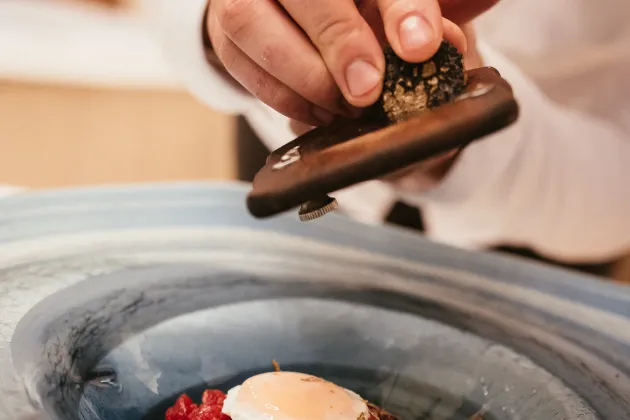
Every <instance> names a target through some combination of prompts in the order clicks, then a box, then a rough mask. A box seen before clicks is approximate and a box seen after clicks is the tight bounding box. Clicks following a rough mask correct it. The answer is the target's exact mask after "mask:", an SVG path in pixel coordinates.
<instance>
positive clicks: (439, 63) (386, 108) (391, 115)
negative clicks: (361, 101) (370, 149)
mask: <svg viewBox="0 0 630 420" xmlns="http://www.w3.org/2000/svg"><path fill="white" fill-rule="evenodd" d="M385 61H386V70H385V79H384V82H383V93H382V94H381V98H380V100H379V101H378V102H377V103H376V104H375V107H376V108H377V109H376V111H377V112H378V113H379V114H380V117H383V118H387V119H388V120H389V121H390V122H400V121H404V120H406V119H408V118H411V117H414V116H416V115H418V114H419V113H421V112H424V111H426V110H427V109H431V108H434V107H437V106H439V105H442V104H444V103H446V102H449V101H451V100H453V99H454V98H455V97H456V96H457V95H459V94H460V93H461V92H462V90H463V89H464V88H465V87H466V73H465V71H464V60H463V57H462V55H461V54H460V53H459V51H457V48H455V47H454V46H453V44H451V43H450V42H448V41H446V40H443V41H442V44H441V45H440V48H439V49H438V51H437V53H436V54H435V55H434V56H433V57H432V58H431V59H429V60H427V61H425V62H423V63H408V62H406V61H404V60H402V59H401V58H400V57H398V56H397V55H396V53H395V52H394V50H393V49H392V48H391V47H387V48H386V49H385Z"/></svg>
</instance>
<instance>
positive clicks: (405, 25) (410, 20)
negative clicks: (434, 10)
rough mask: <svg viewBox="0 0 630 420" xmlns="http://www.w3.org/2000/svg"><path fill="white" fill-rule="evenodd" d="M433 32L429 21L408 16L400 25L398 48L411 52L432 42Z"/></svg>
mask: <svg viewBox="0 0 630 420" xmlns="http://www.w3.org/2000/svg"><path fill="white" fill-rule="evenodd" d="M434 37H435V31H434V30H433V28H432V27H431V24H430V23H429V21H427V20H426V19H425V18H424V17H420V16H415V15H414V16H409V17H407V18H405V20H403V21H402V23H401V24H400V46H401V47H402V49H403V51H406V52H412V51H415V50H417V49H419V48H422V47H424V46H425V45H427V44H428V43H429V42H431V41H433V38H434Z"/></svg>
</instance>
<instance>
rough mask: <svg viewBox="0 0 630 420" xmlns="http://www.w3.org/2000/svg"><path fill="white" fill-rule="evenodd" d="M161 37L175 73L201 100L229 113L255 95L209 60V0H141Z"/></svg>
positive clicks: (242, 110) (246, 105) (142, 8)
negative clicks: (206, 18)
mask: <svg viewBox="0 0 630 420" xmlns="http://www.w3.org/2000/svg"><path fill="white" fill-rule="evenodd" d="M138 5H139V6H140V11H141V13H142V15H143V16H144V17H145V18H147V21H148V23H149V25H150V26H151V29H152V30H153V31H154V32H155V33H156V35H157V36H158V37H159V40H160V42H161V43H162V46H163V51H164V55H165V58H166V60H167V61H168V63H169V64H170V66H171V68H172V69H173V72H174V73H175V76H176V77H177V78H178V79H179V80H180V81H181V82H182V83H183V85H184V86H185V87H186V88H187V89H188V90H189V91H190V92H191V94H192V95H193V96H195V97H196V98H197V99H198V100H199V101H201V102H202V103H204V104H206V105H208V106H209V107H211V108H213V109H215V110H217V111H222V112H226V113H239V114H242V113H245V112H246V111H247V109H249V107H250V106H252V104H253V103H254V101H255V99H254V98H253V97H251V96H249V95H247V94H246V93H245V92H242V91H240V90H238V89H236V88H235V87H234V86H233V85H232V83H231V82H229V81H228V80H227V79H226V78H225V76H224V75H223V74H221V73H220V72H219V71H217V70H216V69H214V68H213V67H212V66H211V65H210V64H209V63H208V61H207V59H206V56H205V51H204V45H203V37H202V28H203V26H202V25H203V18H204V15H205V10H206V5H207V0H179V1H174V0H138Z"/></svg>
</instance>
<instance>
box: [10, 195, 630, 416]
mask: <svg viewBox="0 0 630 420" xmlns="http://www.w3.org/2000/svg"><path fill="white" fill-rule="evenodd" d="M62 198H63V197H62ZM243 200H244V191H243V190H241V189H235V190H231V189H207V188H205V187H203V188H202V187H199V186H195V187H190V188H180V187H178V188H172V189H170V190H169V189H163V188H158V189H148V190H144V191H143V190H142V189H129V190H125V191H109V192H107V191H106V192H101V193H93V192H83V193H80V194H79V193H76V194H75V193H68V194H66V197H65V198H63V199H60V197H59V196H58V195H53V196H50V197H47V196H43V197H39V198H37V197H36V198H34V199H30V200H26V201H30V204H29V203H19V202H14V204H13V205H6V204H5V205H4V207H3V211H2V212H0V224H2V223H4V225H3V229H2V230H0V269H1V273H0V275H1V276H2V278H3V279H4V282H5V283H3V284H6V285H9V286H10V287H9V286H6V287H7V290H9V289H10V290H11V291H12V293H15V295H12V296H17V293H18V292H20V293H23V294H27V293H30V292H31V291H35V288H37V293H36V295H37V299H34V298H33V299H34V300H35V301H39V303H37V305H35V307H33V308H32V309H31V310H30V311H29V312H28V313H27V314H26V315H25V316H23V317H22V318H21V321H20V323H19V325H18V326H17V328H16V330H15V333H14V334H13V336H12V343H11V358H12V359H11V368H12V369H15V372H16V378H17V379H16V380H13V378H11V380H10V381H9V382H6V384H9V385H10V386H12V387H13V388H11V389H15V387H14V385H15V384H16V383H18V382H19V384H20V385H19V386H23V387H24V388H25V389H26V393H27V394H28V396H29V397H30V399H31V400H32V402H33V403H34V404H35V405H37V406H38V407H40V408H41V410H43V411H46V413H47V414H48V416H50V417H51V418H52V419H54V420H78V419H82V420H83V419H85V420H144V419H162V418H163V414H164V411H165V409H166V407H167V406H168V405H169V404H171V403H172V402H173V401H174V399H175V398H176V397H177V396H178V395H179V394H180V393H182V392H188V393H190V396H191V397H193V398H195V399H197V398H198V397H199V395H200V394H201V391H202V390H203V389H204V388H205V387H218V388H221V389H223V390H224V391H226V390H228V389H229V388H230V387H232V386H234V385H236V384H238V383H240V382H242V381H243V380H244V379H245V378H246V377H247V376H248V375H251V374H254V373H257V372H265V371H269V370H271V361H272V360H274V359H275V360H277V361H278V362H279V363H280V365H281V366H282V368H283V369H285V370H297V371H301V372H307V373H313V374H316V375H319V376H323V377H325V378H327V379H329V380H331V381H334V382H336V383H338V384H339V385H342V386H345V387H347V388H349V389H352V390H354V391H356V392H358V393H359V394H361V395H362V396H363V397H365V398H367V399H370V400H372V401H373V402H375V403H377V404H380V405H382V406H384V408H386V409H389V410H390V411H392V412H394V413H396V414H398V415H399V416H400V417H401V419H402V420H408V419H409V420H411V419H426V420H429V419H453V420H457V419H468V418H471V419H474V420H481V419H485V420H489V419H517V420H518V419H540V420H546V419H553V420H556V419H577V418H579V419H581V420H588V419H596V418H597V419H603V420H608V419H610V420H613V419H620V418H630V392H629V391H628V390H629V389H630V345H629V344H628V343H630V333H629V332H628V331H630V309H628V308H630V305H629V302H630V294H628V291H627V290H622V289H621V288H619V287H614V286H603V285H601V284H600V283H597V282H595V281H593V279H591V278H585V277H580V276H574V275H570V274H568V273H566V272H564V271H560V270H552V269H549V268H546V267H541V266H539V265H532V264H525V263H522V262H518V261H514V260H512V259H506V258H499V257H496V256H492V255H486V254H479V253H476V254H473V253H466V252H461V251H457V250H454V249H451V248H448V247H445V246H438V245H436V244H433V243H430V242H429V241H426V240H423V239H422V238H418V237H417V236H416V235H411V234H407V233H406V232H401V231H400V230H394V229H387V228H382V227H370V226H365V225H361V224H358V223H352V222H350V221H348V220H346V219H344V218H342V217H337V216H335V215H331V216H330V218H329V219H326V220H325V221H323V222H322V221H315V222H314V223H312V224H300V223H299V222H296V221H295V220H294V219H293V218H292V217H290V216H287V217H280V218H276V219H272V220H268V221H266V222H260V221H257V220H252V219H251V218H250V217H249V216H248V215H247V214H245V212H244V210H243V205H242V202H243ZM77 203H81V205H79V206H78V205H77ZM121 203H122V204H121ZM33 296H35V293H34V292H33ZM44 296H48V297H46V298H44V299H43V300H41V301H40V299H41V298H42V297H44ZM11 299H14V298H13V297H10V298H9V299H7V298H5V297H3V296H2V295H1V294H0V303H2V304H3V305H5V304H7V302H8V303H9V304H11ZM33 303H35V302H33ZM0 331H2V330H1V329H0ZM0 350H2V348H0ZM0 356H1V357H0V367H4V365H3V363H5V360H8V359H6V358H4V354H2V353H1V352H0ZM1 385H3V386H5V384H1ZM475 413H482V414H483V415H482V416H480V417H479V416H478V417H477V418H475V417H474V415H475Z"/></svg>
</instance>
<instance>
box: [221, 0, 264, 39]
mask: <svg viewBox="0 0 630 420" xmlns="http://www.w3.org/2000/svg"><path fill="white" fill-rule="evenodd" d="M254 3H255V0H222V1H219V2H217V6H216V14H217V20H218V21H219V24H220V25H221V27H222V28H223V30H224V31H225V32H226V33H229V34H230V35H233V34H235V33H238V32H240V31H242V30H243V28H245V27H246V26H247V22H248V21H249V20H250V19H249V17H250V14H251V10H252V7H254Z"/></svg>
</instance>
